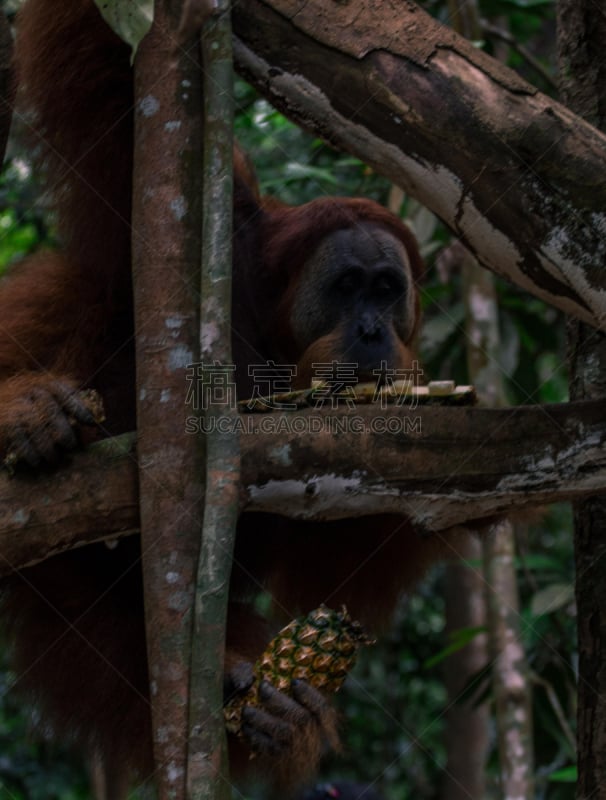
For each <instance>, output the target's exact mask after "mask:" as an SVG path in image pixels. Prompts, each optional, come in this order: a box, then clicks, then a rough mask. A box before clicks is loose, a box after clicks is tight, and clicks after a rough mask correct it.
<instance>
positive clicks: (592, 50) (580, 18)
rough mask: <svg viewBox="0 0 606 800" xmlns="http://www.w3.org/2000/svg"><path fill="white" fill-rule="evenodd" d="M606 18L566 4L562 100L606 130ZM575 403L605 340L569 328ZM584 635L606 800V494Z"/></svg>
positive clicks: (595, 517)
mask: <svg viewBox="0 0 606 800" xmlns="http://www.w3.org/2000/svg"><path fill="white" fill-rule="evenodd" d="M605 41H606V17H605V16H604V9H603V7H602V6H601V5H600V4H596V3H594V2H592V0H559V2H558V44H559V57H560V74H561V78H560V88H561V92H562V99H563V100H564V102H565V103H566V104H567V105H568V106H569V108H571V109H572V110H573V111H574V112H575V113H577V114H579V115H581V116H583V117H584V118H585V119H586V120H587V121H588V122H590V123H591V124H592V125H595V126H596V127H598V128H600V129H601V130H606V54H605V52H604V42H605ZM569 350H570V355H571V374H570V386H571V397H572V398H599V397H602V398H604V397H605V396H606V336H605V335H604V334H602V333H598V332H596V331H593V330H591V329H590V328H588V327H587V326H586V325H582V324H581V323H579V322H577V321H576V320H571V321H570V323H569ZM575 560H576V569H577V577H576V602H577V614H578V636H579V686H578V691H579V700H578V702H579V708H578V734H577V735H578V770H579V779H578V784H577V797H578V798H587V797H596V798H597V797H602V796H603V794H604V787H605V786H606V727H605V725H604V720H605V719H606V569H605V564H606V497H605V496H602V497H596V498H592V499H591V500H587V501H585V502H583V503H579V504H577V505H576V507H575Z"/></svg>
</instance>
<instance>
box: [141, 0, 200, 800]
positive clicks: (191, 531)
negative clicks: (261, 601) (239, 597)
mask: <svg viewBox="0 0 606 800" xmlns="http://www.w3.org/2000/svg"><path fill="white" fill-rule="evenodd" d="M155 6H156V8H155V18H154V25H153V27H152V30H151V32H150V33H149V34H148V35H147V36H146V38H145V39H144V40H143V41H142V43H141V46H140V48H139V50H138V53H137V58H136V61H135V108H136V117H135V153H134V157H135V164H134V178H133V183H134V188H133V221H132V226H133V236H132V244H133V281H134V295H135V330H136V356H137V423H138V450H137V452H138V465H139V487H140V503H139V504H140V514H141V552H142V562H143V579H144V592H145V615H146V619H145V622H146V634H147V650H148V664H149V678H150V700H151V704H152V724H153V730H154V756H155V760H156V767H157V772H156V784H157V789H158V798H159V800H182V798H184V797H185V779H186V763H187V736H188V716H187V715H188V691H189V665H190V649H191V630H192V606H193V601H194V591H193V587H194V574H195V567H196V563H197V557H198V551H199V542H200V531H201V527H202V523H201V509H202V497H203V475H204V469H203V462H202V458H201V456H202V453H201V448H200V446H199V439H198V437H195V436H188V435H187V433H186V431H185V416H186V405H185V402H186V389H187V386H186V381H185V368H186V367H187V366H188V365H189V364H191V363H193V362H196V361H198V360H199V356H198V331H199V313H198V310H199V286H200V252H201V231H200V220H201V202H202V197H201V192H200V185H201V138H200V137H201V130H202V117H201V108H202V105H201V99H202V92H201V82H200V78H201V69H200V64H199V61H198V59H197V55H198V48H197V46H196V37H195V36H194V42H193V43H192V42H187V43H184V44H183V45H182V46H181V47H179V48H177V45H176V42H177V41H179V39H178V37H177V27H178V24H179V15H180V6H181V3H180V2H169V0H157V2H156V4H155ZM187 45H189V47H188V46H187ZM184 86H187V87H188V89H187V91H184V90H183V87H184ZM167 131H168V133H167ZM170 132H172V134H171V133H170ZM169 578H170V580H169Z"/></svg>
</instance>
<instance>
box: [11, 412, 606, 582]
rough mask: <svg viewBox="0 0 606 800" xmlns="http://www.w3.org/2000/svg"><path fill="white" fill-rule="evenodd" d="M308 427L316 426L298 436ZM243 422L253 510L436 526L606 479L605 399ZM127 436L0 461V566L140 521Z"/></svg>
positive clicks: (248, 507) (597, 488)
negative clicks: (58, 461) (15, 468)
mask: <svg viewBox="0 0 606 800" xmlns="http://www.w3.org/2000/svg"><path fill="white" fill-rule="evenodd" d="M406 419H408V423H405V422H403V420H406ZM294 420H298V422H297V423H294ZM344 420H347V422H348V425H347V426H345V423H344ZM377 420H380V422H377ZM373 425H374V426H375V427H377V425H380V426H383V427H385V428H386V429H388V430H393V431H394V432H392V433H389V432H385V433H373V432H372V431H370V430H369V428H370V427H371V426H373ZM406 426H407V427H408V432H406ZM302 427H303V428H305V429H307V430H314V431H315V433H314V435H313V436H307V437H303V436H302V435H301V430H302ZM331 427H332V432H331V430H330V428H331ZM239 428H240V431H241V448H242V482H243V486H244V493H245V497H244V503H245V504H244V510H245V511H249V512H255V511H271V512H275V513H280V514H284V515H286V516H289V517H295V518H302V519H317V520H322V519H337V518H346V517H357V516H360V515H370V514H381V513H396V514H403V515H406V516H408V517H410V518H411V519H412V520H413V522H414V524H415V525H416V526H417V528H418V529H419V530H420V531H421V532H423V531H425V532H429V533H430V532H432V531H439V530H444V529H447V528H449V527H452V526H453V525H459V524H465V523H466V522H469V521H471V520H474V519H479V518H484V517H491V516H495V515H505V514H511V513H512V512H514V511H516V510H521V509H524V508H528V507H532V506H537V505H543V504H545V503H552V502H556V501H558V500H570V499H574V498H579V497H586V496H591V495H594V494H597V493H599V492H603V491H605V490H606V451H605V449H604V446H603V442H604V441H606V419H605V418H604V404H603V401H588V402H579V403H567V404H561V405H553V406H531V407H522V406H520V407H517V408H506V409H478V408H443V407H429V408H420V409H417V410H415V411H414V412H412V411H402V410H399V409H394V408H389V409H386V410H383V411H381V412H380V414H379V413H377V411H376V410H375V409H373V408H368V407H361V408H357V409H355V410H354V411H352V412H347V413H339V414H336V413H334V414H330V413H327V412H319V411H313V410H310V411H308V412H304V413H299V414H297V415H296V416H295V415H290V416H288V415H282V414H275V415H274V414H271V415H269V414H268V415H256V414H255V415H246V416H242V417H240V419H239ZM346 428H348V429H346ZM326 429H327V430H326ZM396 429H402V432H399V433H398V432H395V431H396ZM362 430H363V431H364V432H361V431H362ZM132 442H133V434H129V435H126V436H122V437H117V438H116V439H115V440H108V441H106V442H101V443H99V444H96V445H93V446H92V447H90V448H89V449H88V450H87V451H86V452H84V453H81V454H78V455H77V456H75V457H74V461H73V465H72V467H71V468H70V469H69V470H65V471H61V472H58V473H56V474H46V475H41V476H39V477H38V478H36V479H32V478H25V479H20V478H13V479H10V478H8V477H7V476H6V475H0V554H1V556H2V559H1V563H0V574H2V573H7V572H10V571H11V569H12V568H15V567H19V566H25V565H26V564H30V563H32V562H33V561H35V560H41V559H44V558H47V557H49V556H50V555H53V554H54V553H56V552H60V551H62V550H67V549H70V548H72V547H75V546H76V545H77V544H81V543H86V542H90V541H92V540H97V539H111V538H112V537H117V536H122V535H126V534H128V533H131V532H132V531H133V530H134V529H136V528H137V527H138V524H139V519H138V511H137V497H136V494H137V477H136V464H135V462H134V460H133V453H132V449H131V448H132ZM91 530H92V531H94V534H91Z"/></svg>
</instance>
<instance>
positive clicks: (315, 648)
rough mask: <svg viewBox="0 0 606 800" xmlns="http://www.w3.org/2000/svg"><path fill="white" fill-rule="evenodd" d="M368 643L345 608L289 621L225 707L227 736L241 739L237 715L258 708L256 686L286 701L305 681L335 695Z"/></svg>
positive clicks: (322, 608) (322, 609) (322, 610)
mask: <svg viewBox="0 0 606 800" xmlns="http://www.w3.org/2000/svg"><path fill="white" fill-rule="evenodd" d="M372 643H373V640H372V639H369V638H368V637H367V636H366V634H365V632H364V630H363V628H362V626H361V625H360V623H359V622H355V621H354V620H352V619H351V617H350V616H349V614H348V613H347V609H346V608H345V606H343V607H342V609H341V610H340V611H335V610H333V609H330V608H327V607H326V606H325V605H321V606H319V608H316V609H314V610H313V611H310V612H309V614H307V616H306V617H302V618H297V619H294V620H292V622H289V623H288V625H287V626H286V627H285V628H282V630H281V631H280V632H279V633H278V634H277V635H276V636H275V637H274V638H273V639H272V640H271V642H270V643H269V645H268V646H267V648H266V649H265V651H264V652H263V654H262V656H261V658H260V659H259V660H258V661H257V662H256V664H255V666H254V682H253V684H252V686H251V687H250V689H249V690H248V692H246V693H245V694H243V695H238V696H237V697H235V698H233V699H232V700H230V701H229V702H228V703H227V704H226V706H225V708H224V714H225V724H226V728H227V730H228V731H229V732H230V733H235V734H237V735H241V732H242V709H243V708H244V707H245V706H258V705H259V704H260V699H259V686H260V684H261V681H263V680H266V681H268V682H269V683H270V684H271V685H272V686H274V687H275V688H276V689H278V690H279V691H281V692H284V693H285V694H287V695H290V694H291V685H292V682H293V681H294V680H304V681H306V682H307V683H309V684H310V685H311V686H313V687H315V688H316V689H319V690H320V691H322V692H324V693H326V694H334V693H335V692H338V691H339V689H340V688H341V686H342V685H343V682H344V681H345V678H346V677H347V674H348V672H349V671H350V670H351V669H352V667H353V666H354V664H355V661H356V657H357V653H358V649H359V647H360V646H362V645H368V644H372Z"/></svg>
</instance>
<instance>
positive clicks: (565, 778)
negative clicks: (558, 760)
mask: <svg viewBox="0 0 606 800" xmlns="http://www.w3.org/2000/svg"><path fill="white" fill-rule="evenodd" d="M577 778H578V774H577V768H576V766H575V765H574V764H573V765H572V766H571V767H564V768H563V769H558V770H556V771H555V772H552V773H551V774H550V776H549V780H550V781H554V783H576V780H577Z"/></svg>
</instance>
